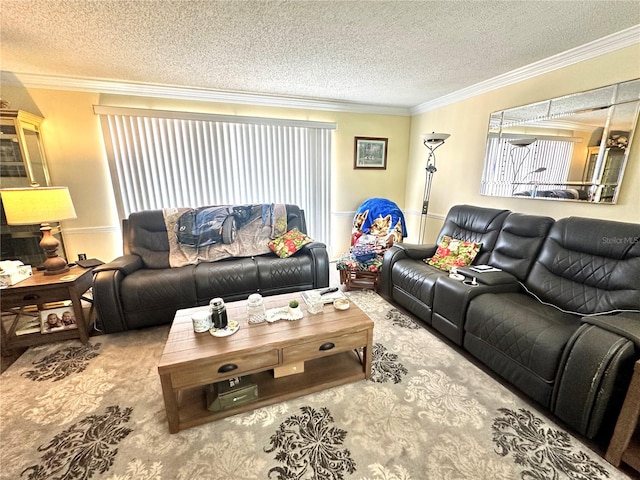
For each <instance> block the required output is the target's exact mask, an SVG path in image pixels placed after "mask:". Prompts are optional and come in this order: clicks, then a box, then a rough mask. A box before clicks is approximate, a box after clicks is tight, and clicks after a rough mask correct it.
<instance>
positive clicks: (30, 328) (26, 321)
mask: <svg viewBox="0 0 640 480" xmlns="http://www.w3.org/2000/svg"><path fill="white" fill-rule="evenodd" d="M30 333H40V317H39V316H37V317H32V316H31V315H25V314H22V315H20V318H19V319H18V324H17V325H16V335H28V334H30Z"/></svg>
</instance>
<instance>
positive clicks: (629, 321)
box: [582, 312, 640, 352]
mask: <svg viewBox="0 0 640 480" xmlns="http://www.w3.org/2000/svg"><path fill="white" fill-rule="evenodd" d="M582 321H583V322H584V323H589V324H591V325H596V326H598V327H600V328H602V329H603V330H607V331H609V332H612V333H616V334H618V335H620V336H621V337H624V338H626V339H628V340H631V341H632V342H633V343H634V345H635V347H636V349H638V351H639V352H640V312H621V313H619V314H617V315H597V316H590V317H582Z"/></svg>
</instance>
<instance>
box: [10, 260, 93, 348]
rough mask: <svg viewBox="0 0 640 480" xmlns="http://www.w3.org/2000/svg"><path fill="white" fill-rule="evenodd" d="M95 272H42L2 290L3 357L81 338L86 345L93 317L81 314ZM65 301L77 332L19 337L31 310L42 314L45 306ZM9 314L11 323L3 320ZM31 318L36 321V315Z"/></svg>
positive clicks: (66, 330) (76, 269)
mask: <svg viewBox="0 0 640 480" xmlns="http://www.w3.org/2000/svg"><path fill="white" fill-rule="evenodd" d="M92 270H93V269H92V268H82V267H79V266H75V267H73V268H71V270H70V271H69V272H67V273H64V274H61V275H45V274H44V273H43V272H39V271H36V272H34V274H33V276H31V277H29V278H27V279H26V280H23V281H21V282H19V283H17V284H15V285H12V286H10V287H7V288H5V289H2V290H0V310H2V314H3V319H2V321H0V341H1V348H2V355H7V354H9V353H11V349H13V348H19V347H30V346H33V345H41V344H43V343H49V342H58V341H62V340H69V339H74V338H79V339H80V341H81V342H82V343H86V342H87V340H88V339H89V327H90V323H91V321H92V318H91V317H92V315H88V316H87V318H85V315H84V313H83V310H82V295H83V294H84V293H85V292H86V291H87V290H89V289H90V288H91V285H92V282H93V273H92ZM65 300H71V304H72V308H73V314H74V317H75V319H76V325H77V327H78V328H72V329H65V330H60V331H56V332H51V333H40V332H34V333H27V334H24V335H16V329H17V327H18V322H19V320H20V319H21V318H22V317H23V316H25V315H29V313H28V307H33V306H36V307H37V309H38V310H43V309H45V308H46V307H45V305H46V304H49V303H55V302H61V301H65ZM6 314H9V315H8V317H9V320H5V318H4V317H5V315H6ZM31 316H32V317H33V314H31Z"/></svg>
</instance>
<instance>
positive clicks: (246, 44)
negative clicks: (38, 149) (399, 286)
mask: <svg viewBox="0 0 640 480" xmlns="http://www.w3.org/2000/svg"><path fill="white" fill-rule="evenodd" d="M0 17H1V24H0V54H1V60H0V62H1V64H0V66H1V68H2V70H3V71H8V72H13V73H29V74H43V75H53V76H63V77H73V78H88V79H98V80H113V81H119V82H138V83H150V84H159V85H170V86H185V87H197V88H205V89H214V90H223V91H233V92H247V93H258V94H267V95H277V96H288V97H303V98H313V99H322V100H332V101H346V102H357V103H363V104H369V105H385V106H397V107H414V106H416V105H419V104H421V103H423V102H427V101H430V100H433V99H436V98H439V97H442V96H444V95H446V94H450V93H452V92H455V91H458V90H460V89H463V88H465V87H469V86H471V85H474V84H477V83H479V82H482V81H485V80H488V79H491V78H493V77H496V76H499V75H501V74H505V73H507V72H510V71H512V70H515V69H518V68H521V67H524V66H526V65H529V64H531V63H534V62H536V61H539V60H543V59H545V58H548V57H552V56H554V55H556V54H559V53H561V52H564V51H566V50H569V49H572V48H574V47H578V46H581V45H584V44H586V43H589V42H591V41H593V40H597V39H600V38H602V37H605V36H607V35H610V34H612V33H615V32H618V31H621V30H624V29H626V28H629V27H632V26H634V25H638V24H640V7H639V4H638V2H637V1H635V0H634V1H624V0H618V1H594V0H588V1H532V0H528V1H487V0H483V1H477V0H476V1H379V2H372V1H315V0H309V1H252V0H250V1H240V0H236V1H205V0H202V1H195V0H182V1H168V0H157V1H142V0H141V1H112V0H93V1H85V0H82V1H72V0H64V1H57V0H37V1H29V0H0ZM639 40H640V39H639ZM639 66H640V59H639ZM639 68H640V67H639Z"/></svg>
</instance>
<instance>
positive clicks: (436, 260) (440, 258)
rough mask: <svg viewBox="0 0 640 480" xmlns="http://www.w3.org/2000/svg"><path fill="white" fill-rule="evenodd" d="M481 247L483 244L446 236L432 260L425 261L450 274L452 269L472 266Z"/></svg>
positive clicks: (426, 259)
mask: <svg viewBox="0 0 640 480" xmlns="http://www.w3.org/2000/svg"><path fill="white" fill-rule="evenodd" d="M481 247H482V244H481V243H474V242H465V241H464V240H457V239H455V238H451V237H450V236H449V235H445V236H443V237H442V240H440V244H439V245H438V249H437V250H436V253H435V255H434V256H433V257H431V258H425V259H424V261H425V262H426V263H428V264H429V265H432V266H434V267H436V268H439V269H440V270H444V271H445V272H448V271H449V270H451V267H466V266H467V265H470V264H471V262H473V259H474V258H476V255H477V254H478V252H479V251H480V248H481Z"/></svg>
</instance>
